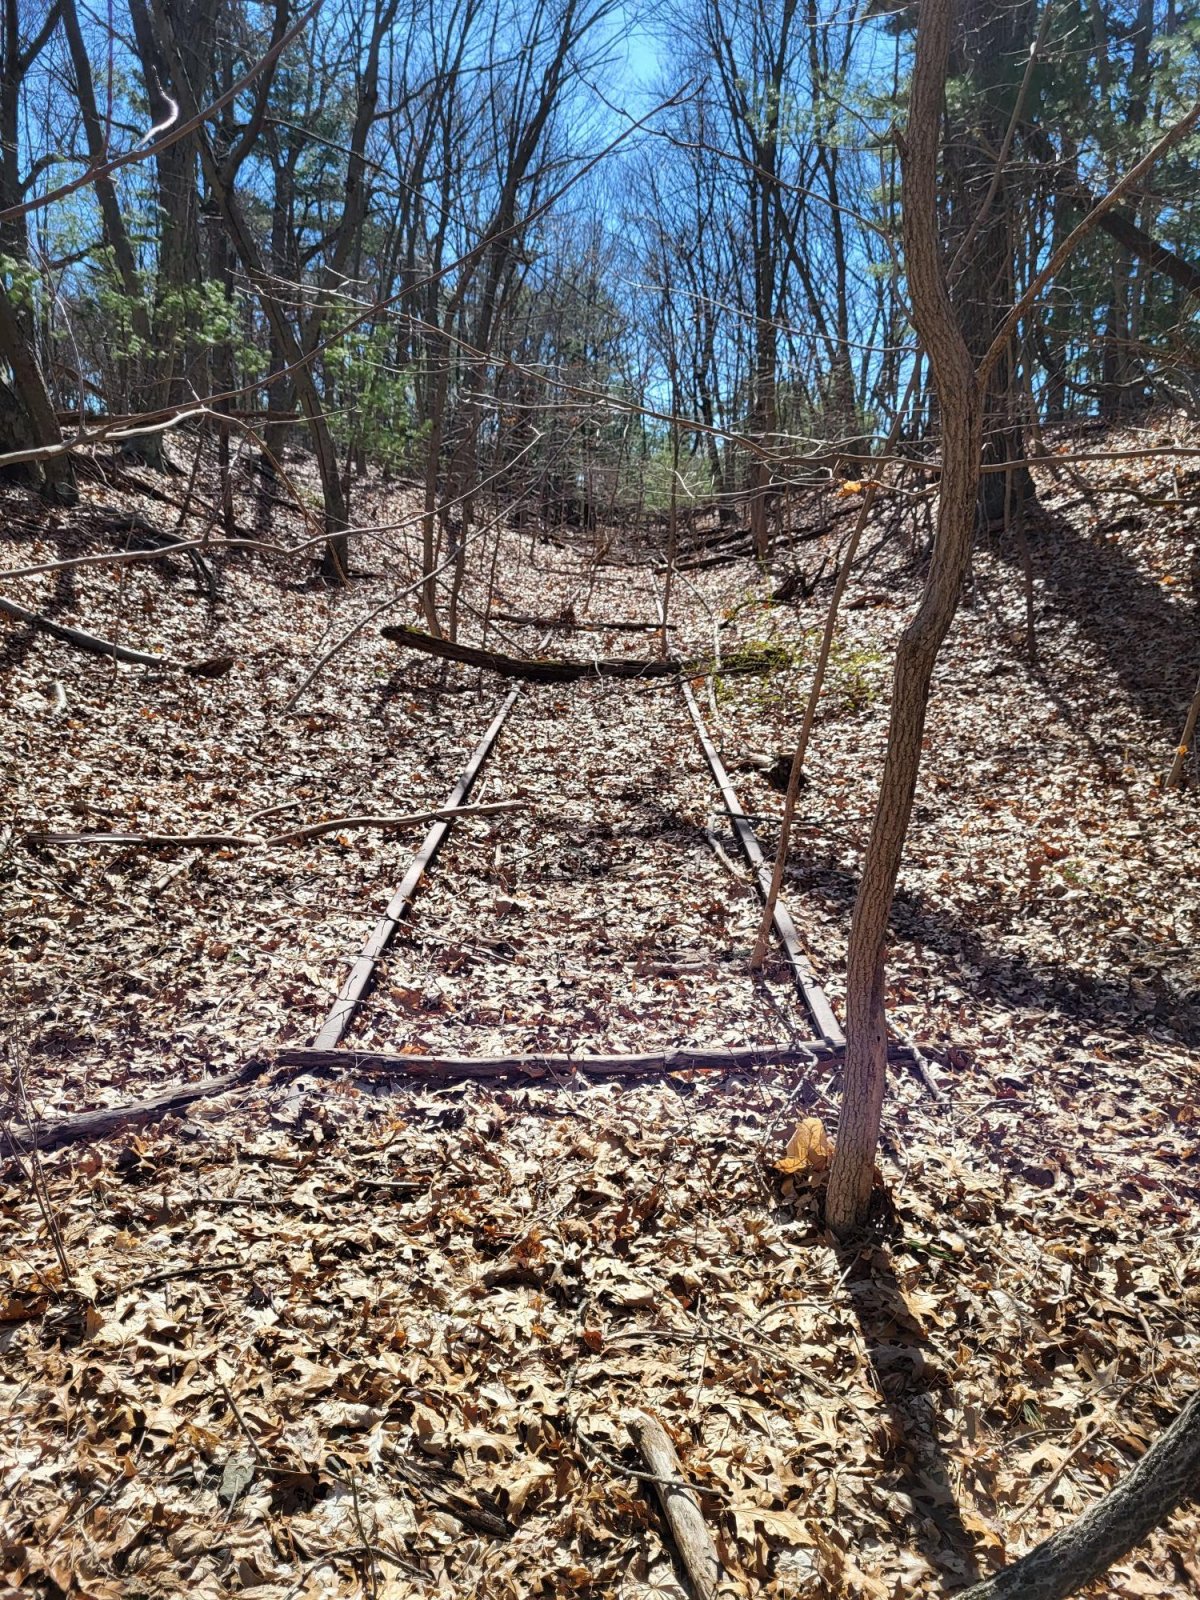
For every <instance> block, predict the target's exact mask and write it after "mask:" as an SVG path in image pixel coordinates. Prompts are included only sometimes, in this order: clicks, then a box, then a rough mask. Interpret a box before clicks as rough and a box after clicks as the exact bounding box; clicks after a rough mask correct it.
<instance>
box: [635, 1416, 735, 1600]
mask: <svg viewBox="0 0 1200 1600" xmlns="http://www.w3.org/2000/svg"><path fill="white" fill-rule="evenodd" d="M621 1420H622V1422H624V1424H625V1427H626V1429H627V1430H628V1432H629V1437H630V1438H631V1439H632V1440H633V1442H634V1444H635V1445H636V1446H637V1449H638V1453H639V1454H640V1456H641V1457H642V1460H643V1461H644V1462H645V1463H646V1466H647V1467H648V1468H649V1470H650V1472H651V1473H652V1474H653V1478H654V1489H655V1492H656V1494H657V1495H658V1499H659V1503H660V1504H661V1506H662V1508H663V1515H664V1516H665V1517H666V1519H667V1526H668V1527H669V1528H670V1530H671V1538H672V1539H673V1540H674V1543H675V1548H676V1550H677V1551H678V1552H679V1559H680V1561H681V1562H682V1564H683V1569H684V1571H685V1572H686V1573H687V1575H688V1581H689V1582H690V1584H691V1586H692V1592H693V1594H695V1595H696V1597H697V1600H716V1596H717V1588H718V1585H719V1584H720V1582H721V1570H722V1569H721V1558H720V1556H719V1555H718V1554H717V1547H716V1545H715V1544H714V1543H713V1537H712V1534H711V1533H709V1531H708V1526H707V1524H706V1523H705V1521H704V1513H703V1512H702V1511H701V1510H700V1500H699V1497H698V1496H697V1494H696V1491H695V1490H694V1489H692V1488H689V1487H688V1484H687V1482H686V1480H685V1479H684V1476H683V1468H682V1466H681V1465H680V1462H679V1457H678V1455H677V1454H676V1451H675V1446H674V1445H673V1444H672V1443H671V1440H670V1436H669V1435H668V1433H667V1430H666V1429H665V1428H664V1427H663V1425H662V1423H661V1422H659V1421H658V1420H657V1418H655V1417H652V1416H649V1415H648V1414H647V1413H646V1412H645V1411H626V1412H625V1413H624V1415H623V1416H622V1418H621Z"/></svg>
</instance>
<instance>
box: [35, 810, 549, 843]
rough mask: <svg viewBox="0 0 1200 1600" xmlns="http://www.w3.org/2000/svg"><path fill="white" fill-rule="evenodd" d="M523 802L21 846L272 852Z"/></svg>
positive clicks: (54, 836)
mask: <svg viewBox="0 0 1200 1600" xmlns="http://www.w3.org/2000/svg"><path fill="white" fill-rule="evenodd" d="M524 806H525V802H524V801H523V800H498V801H495V802H493V803H491V804H489V805H482V806H451V807H448V808H444V809H442V810H440V811H414V812H411V813H409V814H408V815H406V816H401V817H332V818H330V820H329V821H327V822H309V823H305V824H304V826H303V827H299V828H291V829H289V831H288V832H287V833H276V834H272V835H271V836H270V837H269V838H266V837H261V836H259V835H258V834H241V833H107V832H105V833H27V834H25V835H23V838H22V842H23V843H25V844H36V845H64V844H113V845H137V846H139V847H140V848H142V849H146V850H170V849H174V848H176V847H177V846H180V845H184V846H189V847H195V848H200V849H210V850H213V849H225V850H269V849H270V848H271V847H272V846H273V845H277V844H296V843H298V842H299V841H300V840H303V839H321V838H324V837H325V835H326V834H330V833H340V832H342V831H343V830H344V829H347V828H412V827H416V826H417V825H418V824H419V823H423V822H442V821H445V820H447V819H449V820H453V819H454V818H455V817H481V816H494V815H496V814H497V813H498V812H503V811H521V810H523V809H524Z"/></svg>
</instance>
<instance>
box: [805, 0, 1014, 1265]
mask: <svg viewBox="0 0 1200 1600" xmlns="http://www.w3.org/2000/svg"><path fill="white" fill-rule="evenodd" d="M952 16H953V0H922V3H921V8H920V15H919V23H918V30H917V49H916V64H915V68H914V72H913V85H912V95H911V101H910V110H909V120H908V129H907V133H906V136H905V141H904V146H903V152H902V154H903V180H904V191H903V192H904V244H905V256H906V261H907V267H908V281H909V293H910V297H911V300H912V308H913V321H914V323H915V325H916V328H917V333H918V335H919V337H920V340H921V344H922V346H923V348H924V350H925V351H926V354H927V356H928V359H929V362H930V367H931V370H932V376H933V382H934V387H935V389H936V391H937V396H938V401H939V405H940V408H941V413H942V434H943V445H942V478H941V494H940V499H939V502H938V519H937V534H936V538H935V542H934V548H933V555H932V558H931V561H930V566H929V575H928V577H927V579H926V583H925V590H924V593H923V594H922V596H921V602H920V605H919V606H918V608H917V612H916V615H915V616H914V617H913V620H912V621H911V622H910V623H909V625H908V627H907V628H906V629H905V630H904V633H903V635H902V637H901V640H900V644H899V647H898V649H897V652H896V666H895V671H894V674H893V679H892V708H891V718H890V723H889V728H888V747H887V755H886V757H885V760H884V767H883V775H882V780H881V783H880V789H879V799H878V802H877V805H876V810H875V817H874V821H873V823H872V827H871V835H870V838H869V840H868V843H867V849H866V854H865V857H864V860H863V870H862V880H861V882H860V884H859V890H858V897H857V899H856V901H855V905H854V916H853V921H852V923H851V929H850V943H849V949H848V951H847V971H846V1072H845V1078H844V1088H843V1097H842V1110H841V1117H840V1119H839V1124H838V1138H837V1148H836V1152H835V1155H834V1159H833V1165H832V1168H831V1170H830V1176H829V1188H828V1193H827V1196H826V1215H827V1218H828V1221H829V1225H830V1227H831V1228H832V1229H833V1231H834V1232H835V1233H837V1234H839V1235H844V1234H848V1233H850V1232H851V1231H852V1230H853V1229H854V1228H855V1227H857V1226H859V1225H861V1224H862V1222H864V1221H865V1219H866V1215H867V1209H868V1206H869V1203H870V1198H871V1186H872V1178H873V1172H874V1166H875V1149H876V1145H877V1143H878V1139H879V1124H880V1117H881V1114H882V1109H883V1095H884V1087H885V1083H886V1079H887V1017H886V1011H885V1005H884V953H885V944H886V939H887V927H888V918H889V915H890V913H891V909H892V900H893V897H894V895H895V889H896V878H897V876H898V874H899V870H900V860H901V856H902V853H903V849H904V840H905V836H906V834H907V831H908V823H909V817H910V815H911V812H912V803H913V795H914V793H915V791H916V786H917V777H918V774H919V771H920V766H921V742H922V739H923V736H924V732H925V715H926V708H927V705H928V701H929V690H930V683H931V680H932V677H933V669H934V664H935V662H936V660H937V654H938V650H939V649H940V647H941V644H942V641H943V640H944V639H945V637H946V634H947V632H948V631H949V628H950V624H951V622H952V621H953V619H954V613H955V611H956V609H957V607H958V600H959V595H960V593H961V591H962V583H963V577H964V575H965V573H966V568H967V560H968V557H969V555H970V551H971V541H972V537H973V533H974V518H975V497H976V494H977V492H978V487H979V464H980V450H981V446H982V432H983V423H982V414H983V407H982V399H981V395H980V389H979V384H978V382H977V381H976V376H975V368H974V364H973V362H972V360H971V356H970V353H969V351H968V349H967V345H966V341H965V340H964V338H963V335H962V331H961V329H960V327H959V324H958V320H957V318H956V316H955V313H954V310H953V308H952V307H951V304H950V297H949V293H948V291H947V288H946V276H945V270H944V266H943V262H942V256H941V249H940V241H939V237H938V225H937V209H936V201H937V170H938V134H939V128H940V125H941V115H942V100H943V95H944V90H945V83H946V71H947V65H948V61H949V52H950V34H951V24H952Z"/></svg>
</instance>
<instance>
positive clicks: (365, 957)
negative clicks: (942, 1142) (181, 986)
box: [275, 680, 845, 1081]
mask: <svg viewBox="0 0 1200 1600" xmlns="http://www.w3.org/2000/svg"><path fill="white" fill-rule="evenodd" d="M681 690H682V695H683V699H684V703H685V705H686V707H687V711H688V714H689V716H690V718H691V721H692V723H693V725H694V728H695V732H696V736H697V739H698V741H699V745H700V749H701V751H702V753H703V755H704V759H705V762H706V763H707V766H708V769H709V771H710V773H711V775H712V778H713V781H714V783H715V785H716V788H717V790H718V792H719V793H720V796H721V799H722V802H723V804H724V806H725V810H726V812H727V814H728V817H729V821H730V825H731V827H732V829H733V833H734V837H735V838H736V839H737V842H738V845H739V847H740V848H741V851H742V854H743V855H744V856H745V858H746V861H747V863H748V865H749V867H750V869H751V872H752V874H753V876H754V880H755V882H756V883H757V885H758V888H759V891H760V893H761V894H763V895H764V896H765V894H766V892H767V888H768V886H769V884H770V877H771V874H770V869H769V867H768V866H767V863H766V860H765V858H764V856H763V852H762V848H761V846H760V844H759V841H758V838H757V836H756V834H755V832H754V828H753V825H752V823H751V820H750V817H749V816H748V815H747V813H746V812H745V810H744V809H743V807H742V805H741V802H740V800H739V799H738V796H737V793H736V791H735V789H734V787H733V784H732V782H731V780H730V777H729V774H728V772H727V771H726V770H725V767H724V765H723V764H722V762H721V758H720V755H719V754H718V752H717V748H716V746H715V744H714V743H713V740H712V738H711V736H710V734H709V731H708V728H707V726H706V725H705V722H704V718H703V716H702V714H701V711H700V707H699V705H698V703H697V701H696V697H695V695H694V694H693V692H692V689H691V686H690V685H689V684H688V683H687V682H686V680H685V681H683V682H682V685H681ZM520 693H521V691H520V690H519V689H514V690H512V692H511V693H510V694H509V695H508V697H507V698H506V699H505V700H504V702H503V704H502V705H501V706H500V708H499V710H498V712H497V713H496V716H495V717H494V718H493V720H492V722H491V723H490V724H489V726H488V727H487V729H486V731H485V732H484V734H483V736H482V737H481V739H480V741H479V743H478V744H477V745H476V747H475V749H474V751H473V752H472V754H471V757H470V760H469V761H468V762H467V764H466V766H465V767H464V769H463V771H462V773H461V775H460V776H459V779H458V781H457V783H456V784H455V786H454V788H453V790H452V791H451V793H450V795H449V796H448V798H447V800H446V803H445V809H446V810H452V809H454V808H455V807H457V806H461V805H463V804H464V803H465V802H466V800H467V799H468V797H469V796H470V794H471V791H472V789H473V787H474V785H475V783H476V781H477V780H478V778H479V775H480V773H481V772H482V771H483V768H484V765H485V763H486V762H487V760H488V758H489V756H490V755H491V753H492V751H493V750H494V749H495V748H496V745H497V744H498V742H499V740H500V737H501V734H502V732H503V730H504V727H505V724H506V722H507V719H508V717H509V714H510V713H511V712H512V710H513V708H514V706H515V705H516V704H517V701H518V699H519V697H520ZM452 827H453V821H452V819H446V820H443V821H440V822H437V823H435V824H434V825H433V826H432V827H431V828H430V830H429V832H428V834H427V835H426V836H425V839H424V841H423V842H422V844H421V847H420V849H419V850H418V851H417V852H416V854H415V855H414V856H413V859H412V862H411V863H410V865H409V868H408V871H407V872H406V873H405V875H404V878H403V880H402V882H401V884H400V886H399V887H398V888H397V890H396V892H395V894H394V895H393V896H392V899H391V901H390V902H389V904H388V906H387V909H386V910H385V912H384V914H383V916H382V917H381V918H380V919H379V921H378V922H377V924H376V925H375V927H374V928H373V930H372V931H371V933H370V935H369V936H368V938H367V940H366V942H365V943H364V945H363V947H362V950H361V952H360V954H359V956H358V958H357V960H356V961H355V962H354V964H353V966H352V967H351V970H350V973H349V975H348V977H347V978H346V981H345V983H344V984H343V985H342V987H341V990H340V991H339V993H338V996H337V998H336V1000H335V1001H334V1003H333V1006H332V1008H331V1010H330V1012H329V1014H328V1016H327V1017H326V1019H325V1021H324V1023H323V1024H322V1026H321V1028H320V1030H319V1031H318V1033H317V1034H316V1037H315V1038H314V1039H313V1042H312V1044H311V1045H308V1046H298V1047H297V1046H289V1047H285V1048H283V1049H280V1050H279V1051H278V1052H277V1053H276V1058H275V1059H276V1061H277V1063H278V1064H279V1065H280V1066H288V1067H295V1068H310V1069H320V1070H323V1071H330V1070H336V1069H337V1068H338V1067H339V1066H341V1065H345V1066H347V1067H351V1068H354V1069H356V1070H358V1071H370V1072H373V1073H382V1074H387V1075H391V1076H396V1077H407V1078H413V1079H421V1080H425V1081H428V1080H430V1079H435V1078H439V1077H446V1078H464V1077H475V1078H483V1077H503V1076H518V1077H521V1076H523V1077H527V1078H546V1077H560V1076H562V1075H564V1074H570V1073H572V1072H574V1073H578V1074H580V1075H582V1076H584V1077H588V1076H591V1077H601V1078H612V1077H620V1076H630V1077H638V1076H644V1075H646V1074H647V1073H651V1072H659V1073H661V1072H663V1071H672V1070H679V1071H682V1070H698V1069H714V1068H722V1067H723V1068H727V1069H728V1068H734V1067H746V1066H765V1065H770V1064H772V1063H775V1064H779V1065H796V1064H800V1063H801V1062H808V1063H810V1064H816V1063H817V1062H820V1061H823V1060H830V1059H836V1058H837V1057H839V1056H840V1054H841V1052H842V1050H843V1049H844V1047H845V1036H844V1034H843V1032H842V1029H841V1027H840V1025H839V1023H838V1021H837V1018H836V1017H835V1016H834V1013H833V1009H832V1007H831V1006H830V1004H829V1001H828V999H827V997H826V995H825V993H824V991H823V990H822V988H821V986H820V984H819V982H818V981H817V977H816V974H815V973H814V971H813V969H812V966H811V964H810V963H809V961H808V958H807V956H806V954H805V952H804V949H803V946H802V944H801V941H800V937H799V934H798V932H797V929H796V925H795V922H794V920H793V918H792V915H791V913H790V911H789V910H788V907H787V905H786V904H785V903H784V902H783V900H782V899H780V900H779V902H778V903H777V905H776V908H775V913H774V923H775V931H776V933H777V935H778V938H779V941H780V944H781V946H782V950H783V955H784V959H785V961H786V963H787V966H788V968H789V970H790V973H791V975H792V978H793V979H794V981H795V985H796V988H797V991H798V993H799V995H800V998H801V1000H802V1002H803V1004H804V1007H805V1009H806V1011H807V1015H808V1020H809V1025H810V1027H811V1033H812V1037H811V1042H810V1041H808V1040H804V1041H802V1042H801V1041H797V1040H795V1039H793V1040H792V1041H790V1042H789V1044H788V1045H786V1046H780V1047H778V1048H774V1049H772V1048H763V1047H758V1048H747V1049H730V1050H707V1051H703V1050H687V1049H683V1048H682V1047H681V1048H679V1049H676V1050H672V1051H666V1052H662V1051H660V1052H653V1053H651V1054H637V1055H628V1056H621V1055H586V1054H576V1053H565V1052H559V1053H555V1052H546V1053H529V1054H508V1055H499V1056H479V1057H471V1056H461V1055H446V1056H437V1055H428V1054H425V1053H422V1054H407V1053H390V1052H385V1051H378V1050H373V1049H363V1050H356V1049H355V1048H354V1046H353V1044H348V1043H347V1036H348V1035H349V1034H350V1033H351V1031H352V1028H353V1024H354V1020H355V1017H356V1015H357V1013H358V1011H359V1008H360V1006H361V1005H362V1003H363V1001H364V1000H365V999H366V998H367V996H368V994H369V992H370V989H371V987H372V984H373V982H374V980H375V976H376V973H377V970H378V968H379V964H380V963H381V961H382V960H383V959H384V957H385V955H386V953H387V950H388V948H389V946H390V945H391V943H392V941H393V939H394V938H395V936H396V934H397V932H398V931H399V930H400V928H401V926H402V924H403V923H404V922H405V921H406V919H407V918H408V916H409V914H410V912H411V911H412V908H413V904H414V901H415V899H416V896H417V893H418V891H419V889H420V886H421V883H422V881H423V879H424V877H425V875H426V873H427V871H428V870H429V868H430V867H431V866H432V865H433V863H434V861H435V859H436V857H437V855H438V852H439V851H440V849H441V847H442V845H443V844H444V842H445V840H446V839H447V837H448V835H449V833H450V830H451V828H452Z"/></svg>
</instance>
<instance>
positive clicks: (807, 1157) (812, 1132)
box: [775, 1117, 833, 1172]
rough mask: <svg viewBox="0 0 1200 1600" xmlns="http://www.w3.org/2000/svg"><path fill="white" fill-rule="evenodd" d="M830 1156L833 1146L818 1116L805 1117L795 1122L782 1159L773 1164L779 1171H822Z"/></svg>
mask: <svg viewBox="0 0 1200 1600" xmlns="http://www.w3.org/2000/svg"><path fill="white" fill-rule="evenodd" d="M832 1156H833V1146H832V1145H831V1144H830V1142H829V1135H828V1134H827V1133H826V1132H825V1126H824V1124H823V1123H822V1121H821V1119H820V1117H805V1118H803V1119H802V1120H801V1121H800V1122H798V1123H797V1124H796V1131H795V1133H793V1134H792V1137H791V1138H790V1139H789V1140H788V1143H787V1149H786V1150H785V1151H784V1153H783V1160H782V1161H777V1162H776V1163H775V1165H776V1167H777V1168H778V1169H779V1171H780V1172H824V1170H825V1168H826V1167H827V1166H828V1165H829V1163H830V1160H831V1159H832Z"/></svg>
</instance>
